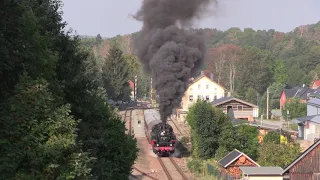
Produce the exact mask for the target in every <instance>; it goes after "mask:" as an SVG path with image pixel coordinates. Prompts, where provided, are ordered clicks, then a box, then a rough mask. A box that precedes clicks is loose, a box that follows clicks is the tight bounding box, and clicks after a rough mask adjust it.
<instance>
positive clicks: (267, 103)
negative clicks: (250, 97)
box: [267, 88, 269, 119]
mask: <svg viewBox="0 0 320 180" xmlns="http://www.w3.org/2000/svg"><path fill="white" fill-rule="evenodd" d="M267 119H269V88H267Z"/></svg>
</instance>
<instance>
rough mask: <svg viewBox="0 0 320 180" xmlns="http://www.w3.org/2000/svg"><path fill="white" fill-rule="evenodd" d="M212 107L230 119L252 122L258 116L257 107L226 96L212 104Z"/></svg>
mask: <svg viewBox="0 0 320 180" xmlns="http://www.w3.org/2000/svg"><path fill="white" fill-rule="evenodd" d="M212 105H213V106H216V107H218V108H220V109H221V110H222V111H223V112H224V113H225V114H228V115H229V116H230V118H231V119H246V120H248V121H253V120H254V118H255V117H258V116H259V107H258V106H257V105H254V104H251V103H249V102H246V101H244V100H241V99H238V98H235V97H232V96H227V97H223V98H220V99H217V100H214V101H213V102H212Z"/></svg>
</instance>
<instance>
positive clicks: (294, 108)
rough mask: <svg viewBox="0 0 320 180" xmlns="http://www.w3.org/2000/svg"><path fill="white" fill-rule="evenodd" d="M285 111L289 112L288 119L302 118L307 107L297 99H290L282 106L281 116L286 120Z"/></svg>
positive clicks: (305, 113)
mask: <svg viewBox="0 0 320 180" xmlns="http://www.w3.org/2000/svg"><path fill="white" fill-rule="evenodd" d="M287 111H289V118H290V119H294V118H298V117H303V116H306V115H307V106H306V104H305V103H303V102H301V99H299V98H293V99H290V101H287V102H286V103H285V104H284V108H283V110H282V115H283V116H284V117H285V118H287Z"/></svg>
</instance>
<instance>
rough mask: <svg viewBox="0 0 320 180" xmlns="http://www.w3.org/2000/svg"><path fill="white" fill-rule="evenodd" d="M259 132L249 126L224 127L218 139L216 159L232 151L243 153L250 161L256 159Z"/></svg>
mask: <svg viewBox="0 0 320 180" xmlns="http://www.w3.org/2000/svg"><path fill="white" fill-rule="evenodd" d="M258 134H259V131H258V130H257V129H256V128H255V127H253V126H249V125H239V126H232V125H229V126H225V127H224V129H223V131H222V132H221V134H220V137H219V149H218V150H217V155H216V157H217V158H218V159H221V158H223V157H224V156H225V155H227V154H228V153H229V152H231V151H232V150H234V149H238V150H239V151H241V152H244V153H245V154H247V155H248V156H249V157H251V158H252V159H257V157H258V148H259V144H258Z"/></svg>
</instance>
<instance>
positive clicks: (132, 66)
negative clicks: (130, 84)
mask: <svg viewBox="0 0 320 180" xmlns="http://www.w3.org/2000/svg"><path fill="white" fill-rule="evenodd" d="M123 58H124V60H125V61H126V64H127V65H128V79H130V80H132V81H134V77H135V76H137V75H139V72H140V70H141V66H140V63H139V60H138V57H137V56H134V55H128V54H127V55H124V56H123Z"/></svg>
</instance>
